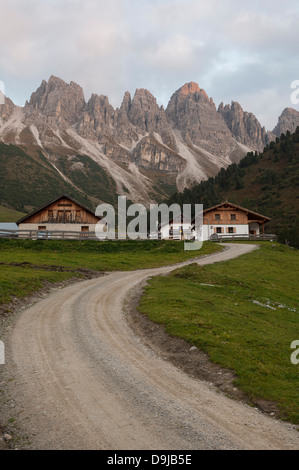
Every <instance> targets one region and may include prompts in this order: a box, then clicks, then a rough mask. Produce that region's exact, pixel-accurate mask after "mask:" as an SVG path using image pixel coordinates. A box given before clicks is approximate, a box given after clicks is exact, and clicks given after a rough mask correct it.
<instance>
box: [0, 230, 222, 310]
mask: <svg viewBox="0 0 299 470" xmlns="http://www.w3.org/2000/svg"><path fill="white" fill-rule="evenodd" d="M219 249H220V248H219V246H217V245H215V244H212V243H204V245H203V247H202V249H201V250H198V251H184V245H183V242H176V241H158V240H146V241H138V242H135V241H132V240H129V241H114V242H113V241H104V242H100V241H91V240H90V241H76V240H69V241H68V240H14V239H11V240H10V239H0V263H2V264H1V265H0V266H1V271H0V303H7V302H9V301H10V300H11V299H12V297H14V296H16V297H23V296H25V295H28V294H30V293H32V292H33V291H34V290H36V289H39V288H40V287H42V283H43V281H46V280H47V281H49V282H58V281H61V280H64V279H67V278H69V277H73V276H82V274H81V273H80V272H76V269H77V270H78V269H80V268H87V269H91V270H95V271H114V270H122V271H131V270H133V269H143V268H152V267H158V266H165V265H168V264H175V263H179V262H181V261H185V260H187V259H190V258H194V257H196V256H201V255H204V254H208V253H213V252H215V251H218V250H219ZM11 263H30V264H31V265H33V266H32V267H30V266H28V265H27V266H26V265H23V266H12V265H11ZM34 266H37V267H39V269H36V268H35V267H34ZM46 266H58V267H59V266H62V267H65V268H72V269H73V270H74V272H73V273H71V272H59V271H58V272H56V271H47V270H46V269H40V268H42V267H46Z"/></svg>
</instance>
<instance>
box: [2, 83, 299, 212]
mask: <svg viewBox="0 0 299 470" xmlns="http://www.w3.org/2000/svg"><path fill="white" fill-rule="evenodd" d="M298 125H299V112H298V111H296V110H294V109H292V108H286V109H285V110H284V111H283V112H282V114H281V116H280V117H279V118H278V123H277V126H275V128H274V129H273V131H266V130H265V128H264V127H262V126H261V124H260V123H259V121H258V120H257V118H256V117H255V116H254V115H253V114H252V113H250V112H246V111H243V109H242V107H241V106H240V104H239V103H237V102H232V103H231V104H230V105H229V104H227V105H224V104H223V103H221V104H220V105H219V107H218V109H217V108H216V106H215V104H214V102H213V99H212V98H209V97H208V96H207V94H206V92H205V91H204V90H203V89H201V88H200V87H199V86H198V85H197V84H196V83H193V82H191V83H186V84H185V85H184V86H182V87H181V88H180V89H179V90H177V91H176V92H175V93H174V94H173V95H172V96H171V98H170V100H169V103H168V106H167V108H166V109H164V108H163V107H162V106H159V105H158V104H157V101H156V99H155V97H154V96H153V95H152V94H151V93H150V92H149V91H148V90H145V89H137V90H136V92H135V94H134V96H133V98H132V97H131V95H130V93H129V92H126V93H125V95H124V98H123V101H122V104H121V106H120V108H117V109H114V108H113V107H112V105H111V104H110V103H109V100H108V98H107V96H104V95H97V94H93V95H92V96H91V98H90V99H89V100H88V102H86V101H85V98H84V93H83V90H82V88H81V87H80V86H79V85H78V84H76V83H74V82H70V83H69V84H68V83H66V82H64V81H63V80H61V79H60V78H57V77H54V76H52V77H51V78H50V79H49V81H48V82H46V81H43V82H42V83H41V85H40V86H39V88H38V89H37V90H36V91H35V92H34V93H32V95H31V98H30V100H29V101H28V102H26V104H25V106H24V107H18V106H16V105H14V103H13V102H12V101H11V100H10V99H9V98H5V102H4V104H2V105H0V141H1V142H2V143H3V144H6V145H2V146H1V149H0V150H1V152H0V165H2V166H1V171H2V173H1V177H2V180H3V181H5V182H6V184H8V186H7V188H10V191H19V196H18V197H16V195H15V196H14V198H12V197H10V195H9V194H7V190H6V191H5V190H4V189H3V188H2V191H1V195H0V196H1V200H0V204H2V205H6V206H11V207H13V208H14V209H18V210H22V211H25V212H26V211H27V210H30V209H31V208H34V207H36V206H37V205H38V204H39V202H42V203H44V202H45V203H46V202H47V200H46V198H54V197H55V196H57V191H58V190H60V189H61V190H63V192H65V191H66V190H67V191H68V193H72V194H73V196H74V197H77V198H79V199H80V198H81V200H84V202H85V203H86V202H89V205H92V206H94V205H95V204H96V203H97V202H100V201H105V202H114V201H115V198H116V195H117V194H121V195H126V196H127V198H128V199H130V200H132V201H134V202H142V203H145V204H149V203H151V202H155V201H160V200H162V199H165V197H167V196H168V195H169V194H171V193H173V192H175V191H177V190H179V191H182V190H183V189H184V188H185V187H190V186H192V185H194V184H195V183H199V182H201V181H203V180H206V179H207V178H209V177H211V176H215V175H216V174H217V173H218V172H219V170H220V169H221V168H226V167H228V166H229V165H230V164H231V163H238V162H239V161H240V160H241V159H242V158H243V157H244V156H245V155H246V154H247V153H248V152H250V151H252V150H253V151H258V152H260V151H262V150H263V148H264V147H265V146H266V145H267V144H269V142H271V141H273V140H275V138H276V137H277V136H280V134H281V133H283V132H286V131H287V130H289V131H291V132H294V131H295V129H296V127H297V126H298ZM7 144H12V145H14V147H13V148H12V147H11V148H10V151H8V147H7ZM16 147H17V148H19V149H20V151H18V150H17V149H16ZM22 170H23V171H22ZM18 187H19V190H18ZM13 188H14V189H13ZM36 194H38V196H36ZM12 199H15V201H13V200H12ZM17 200H18V202H17ZM21 201H23V203H22V202H21Z"/></svg>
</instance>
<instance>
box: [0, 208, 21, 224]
mask: <svg viewBox="0 0 299 470" xmlns="http://www.w3.org/2000/svg"><path fill="white" fill-rule="evenodd" d="M24 215H25V214H24V213H23V212H18V211H15V210H13V209H8V208H7V207H3V206H0V222H16V220H19V219H21V217H24Z"/></svg>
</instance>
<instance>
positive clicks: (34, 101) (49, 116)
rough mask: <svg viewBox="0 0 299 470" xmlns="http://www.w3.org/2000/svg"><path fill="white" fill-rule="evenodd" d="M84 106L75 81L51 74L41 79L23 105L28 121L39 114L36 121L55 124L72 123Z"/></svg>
mask: <svg viewBox="0 0 299 470" xmlns="http://www.w3.org/2000/svg"><path fill="white" fill-rule="evenodd" d="M84 106H85V99H84V93H83V89H82V88H81V87H80V86H79V85H78V84H77V83H75V82H71V83H70V84H68V83H66V82H65V81H63V80H62V79H61V78H58V77H55V76H54V75H52V76H51V77H50V79H49V81H48V82H46V81H45V80H43V81H42V83H41V85H40V86H39V88H38V89H37V90H36V91H35V92H34V93H32V95H31V98H30V100H29V103H28V102H27V103H26V105H25V112H26V117H27V119H28V121H30V119H31V118H32V116H33V115H34V116H36V115H39V118H38V121H39V122H43V123H47V122H48V123H49V124H50V125H55V126H58V127H59V126H60V125H62V126H64V127H66V126H67V125H72V124H74V123H75V122H76V121H78V119H79V117H80V114H81V112H82V111H83V108H84Z"/></svg>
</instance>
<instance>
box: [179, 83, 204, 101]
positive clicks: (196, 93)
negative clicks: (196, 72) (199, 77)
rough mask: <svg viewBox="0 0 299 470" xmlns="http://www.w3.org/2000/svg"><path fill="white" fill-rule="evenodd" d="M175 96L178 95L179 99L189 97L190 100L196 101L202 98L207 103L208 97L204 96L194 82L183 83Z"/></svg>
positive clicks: (202, 91)
mask: <svg viewBox="0 0 299 470" xmlns="http://www.w3.org/2000/svg"><path fill="white" fill-rule="evenodd" d="M175 94H177V95H180V96H181V97H190V98H191V99H196V98H197V99H198V98H199V97H202V98H204V99H206V100H208V101H209V97H208V95H207V94H206V92H205V90H203V89H202V88H200V87H199V85H198V84H197V83H195V82H189V83H185V85H183V86H182V87H181V88H179V89H178V90H177V91H176V92H175Z"/></svg>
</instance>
